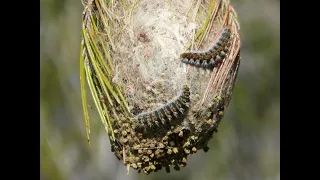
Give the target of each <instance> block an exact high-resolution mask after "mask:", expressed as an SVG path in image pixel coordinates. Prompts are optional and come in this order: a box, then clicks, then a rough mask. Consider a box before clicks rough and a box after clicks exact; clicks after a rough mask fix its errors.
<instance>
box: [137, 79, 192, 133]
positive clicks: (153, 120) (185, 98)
mask: <svg viewBox="0 0 320 180" xmlns="http://www.w3.org/2000/svg"><path fill="white" fill-rule="evenodd" d="M189 96H190V89H189V87H188V86H186V85H185V86H184V87H183V92H182V94H181V95H180V96H179V97H178V98H177V99H175V100H174V101H172V102H170V103H167V104H166V105H164V106H163V107H161V108H159V109H157V110H154V111H152V112H148V113H141V114H139V115H137V117H136V118H135V121H136V126H135V128H134V129H135V131H136V132H140V133H143V134H146V133H148V129H153V130H158V129H161V127H166V126H170V125H173V124H175V123H176V121H174V120H181V119H183V115H184V114H185V111H186V110H187V109H188V107H189V105H190V98H189ZM152 132H154V131H152Z"/></svg>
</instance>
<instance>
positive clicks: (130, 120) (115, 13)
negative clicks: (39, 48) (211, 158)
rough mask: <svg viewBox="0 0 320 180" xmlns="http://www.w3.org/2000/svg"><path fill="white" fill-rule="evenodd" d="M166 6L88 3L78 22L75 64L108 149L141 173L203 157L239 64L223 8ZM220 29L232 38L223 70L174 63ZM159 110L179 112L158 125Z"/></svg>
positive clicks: (187, 3)
mask: <svg viewBox="0 0 320 180" xmlns="http://www.w3.org/2000/svg"><path fill="white" fill-rule="evenodd" d="M169 2H170V3H168V1H156V0H155V1H150V0H141V1H138V2H136V4H132V2H130V3H128V2H127V4H119V3H120V1H116V2H113V1H112V2H110V3H106V2H105V1H98V0H97V1H89V2H88V4H87V5H86V7H85V11H84V16H83V24H84V26H83V36H84V41H83V47H82V57H83V59H82V61H83V64H84V69H86V78H87V80H88V83H89V85H90V82H92V84H91V85H92V86H90V87H91V89H90V90H91V91H92V93H93V95H94V97H96V99H98V100H97V101H98V102H97V101H96V105H97V107H98V110H99V112H100V116H101V118H102V119H103V122H104V124H105V127H106V130H107V132H108V133H109V135H110V142H111V145H112V146H111V150H112V151H113V152H114V153H115V155H116V157H117V158H118V159H119V160H122V161H123V163H124V164H125V165H126V166H128V167H132V168H133V169H137V170H138V171H139V172H140V171H142V172H144V173H146V174H149V173H150V172H154V171H157V170H160V169H162V168H165V169H166V170H167V171H170V167H171V166H173V167H174V169H176V170H179V169H180V167H183V166H185V165H186V164H187V157H188V155H190V154H193V153H195V152H197V151H198V150H200V149H203V150H204V151H207V150H208V147H207V143H208V141H209V139H210V138H211V137H212V135H213V133H214V132H216V131H217V127H218V125H219V122H220V120H221V118H222V117H223V115H224V113H225V111H226V108H227V106H228V103H229V101H230V99H231V95H232V89H233V86H234V82H235V79H236V75H237V71H238V68H239V64H240V50H239V49H240V36H239V31H240V28H239V25H238V23H237V20H236V18H237V17H236V13H235V11H234V9H233V8H232V6H230V4H229V2H228V1H192V0H175V1H169ZM227 25H229V26H230V27H231V34H230V36H231V37H230V43H229V45H228V47H229V49H228V52H227V55H226V57H225V58H223V61H222V63H220V64H219V65H218V66H217V67H215V68H214V69H213V70H208V69H203V68H198V67H195V66H189V65H186V64H184V63H182V62H181V60H180V54H181V53H183V52H185V51H186V50H194V51H195V50H198V51H205V50H207V49H208V48H209V47H210V46H211V45H212V44H214V43H216V42H217V41H218V37H217V36H218V35H219V33H220V31H221V29H222V28H223V27H225V26H227ZM91 34H93V35H91ZM95 47H96V49H97V50H96V51H95V50H94V48H95ZM99 52H100V54H99ZM99 56H100V57H102V58H101V59H103V61H100V60H97V59H98V57H99ZM99 76H103V77H104V78H105V79H104V78H99ZM183 87H188V89H187V90H186V89H183ZM179 98H180V99H179ZM170 105H171V106H170ZM177 106H180V109H182V110H181V112H180V111H179V108H178V107H177ZM166 109H167V110H169V111H172V112H173V110H178V111H177V113H176V114H175V115H177V117H174V116H173V113H172V112H171V116H172V119H170V118H169V119H168V118H163V120H160V119H161V117H160V116H161V112H163V113H165V112H164V111H165V110H166ZM166 117H167V116H166ZM143 118H144V119H145V120H141V119H143ZM154 121H157V122H154ZM141 126H143V127H142V128H140V131H139V130H138V129H139V128H137V127H141Z"/></svg>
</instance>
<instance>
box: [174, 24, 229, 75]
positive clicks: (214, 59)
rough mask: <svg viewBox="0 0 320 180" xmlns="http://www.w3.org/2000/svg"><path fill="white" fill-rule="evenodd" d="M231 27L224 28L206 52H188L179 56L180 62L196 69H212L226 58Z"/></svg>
mask: <svg viewBox="0 0 320 180" xmlns="http://www.w3.org/2000/svg"><path fill="white" fill-rule="evenodd" d="M230 36H231V27H230V25H229V26H225V27H224V28H223V29H222V31H221V33H220V34H219V39H218V40H217V42H216V43H215V44H214V45H213V46H212V48H211V49H209V50H208V51H189V52H186V53H182V54H181V55H180V58H181V62H183V63H186V64H190V65H192V66H196V67H203V68H208V69H213V68H214V67H216V66H217V65H218V64H220V63H221V62H222V60H223V58H224V57H225V56H226V54H227V52H228V49H229V46H230Z"/></svg>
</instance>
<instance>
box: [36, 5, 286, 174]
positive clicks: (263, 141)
mask: <svg viewBox="0 0 320 180" xmlns="http://www.w3.org/2000/svg"><path fill="white" fill-rule="evenodd" d="M231 3H232V4H233V6H234V8H235V9H236V11H237V13H238V16H239V20H240V26H241V39H242V48H241V57H242V61H241V65H240V70H239V75H238V78H237V81H236V85H235V88H234V94H233V98H232V100H231V102H230V106H229V108H228V110H227V112H226V115H225V117H224V118H223V120H222V123H221V124H220V127H219V132H218V133H217V134H216V135H215V136H214V138H213V139H212V140H211V141H210V144H209V146H210V150H209V151H208V152H207V153H204V152H198V153H196V154H194V155H192V156H191V157H190V159H189V160H188V165H187V167H186V168H182V169H181V170H180V172H175V171H172V172H171V173H170V174H166V173H165V172H164V171H163V172H162V171H161V172H158V173H154V174H151V175H149V176H146V175H143V174H137V172H135V171H131V173H130V175H129V176H127V175H126V173H127V171H126V169H125V167H124V166H123V165H122V164H121V162H120V161H118V160H117V159H116V157H115V156H114V155H113V154H112V153H111V152H110V145H109V139H108V137H107V134H106V132H105V130H104V127H103V126H102V124H101V121H100V120H99V119H98V118H99V116H98V114H97V111H96V109H94V103H93V102H92V100H91V99H89V105H91V107H93V109H91V107H89V114H90V119H91V121H90V122H91V144H92V148H91V149H89V148H88V144H87V141H86V131H85V126H84V119H83V112H82V106H81V99H80V98H81V96H80V84H79V49H80V42H81V39H80V37H81V17H82V14H81V13H82V10H83V6H82V4H81V1H75V0H55V1H54V0H41V1H40V8H41V9H40V13H41V18H40V43H41V49H40V84H41V85H40V128H41V129H40V158H41V160H40V179H43V180H51V179H53V180H59V179H72V180H73V179H74V180H78V179H83V180H87V179H110V180H111V179H112V180H114V179H137V178H139V179H163V178H169V179H188V180H193V179H197V180H199V179H200V180H201V179H203V180H206V179H216V180H218V179H237V180H238V179H280V98H279V97H280V10H279V8H280V6H279V1H263V0H255V1H253V0H238V1H236V0H231ZM90 96H91V95H90V94H88V97H90Z"/></svg>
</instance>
